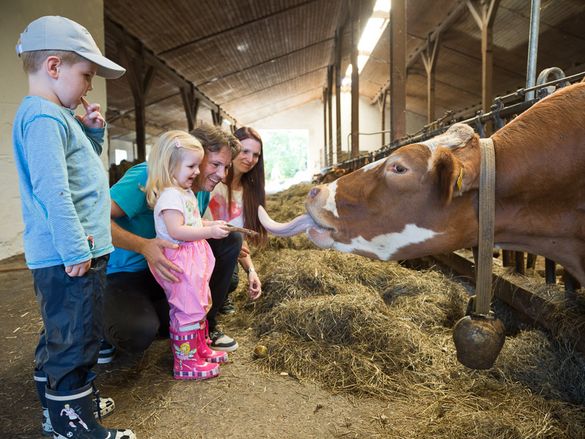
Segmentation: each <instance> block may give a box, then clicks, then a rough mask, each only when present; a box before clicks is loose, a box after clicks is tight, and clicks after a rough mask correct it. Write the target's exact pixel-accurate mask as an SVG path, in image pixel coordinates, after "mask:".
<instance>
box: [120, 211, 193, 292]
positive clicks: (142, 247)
mask: <svg viewBox="0 0 585 439" xmlns="http://www.w3.org/2000/svg"><path fill="white" fill-rule="evenodd" d="M124 216H126V213H125V212H124V211H123V210H122V209H121V208H120V206H118V204H117V203H116V202H115V201H114V200H112V209H111V214H110V217H111V223H112V242H113V243H114V246H116V247H119V248H123V249H125V250H130V251H133V252H136V253H140V254H141V255H142V256H144V258H145V259H146V261H147V262H148V264H149V266H150V267H151V268H153V269H154V270H156V271H157V273H158V274H159V275H160V276H161V277H163V278H165V279H167V280H169V281H171V282H177V281H178V280H179V279H178V278H177V277H176V276H175V275H174V274H173V271H174V272H176V273H182V272H183V270H181V268H180V267H178V266H177V265H175V264H173V263H172V262H171V261H169V260H168V259H167V258H166V256H165V255H164V253H163V248H177V247H178V246H177V244H175V243H172V242H169V241H165V240H164V239H159V238H153V239H147V238H143V237H142V236H138V235H135V234H134V233H132V232H129V231H128V230H126V229H123V228H122V227H120V226H119V225H118V223H116V221H114V219H116V218H122V217H124Z"/></svg>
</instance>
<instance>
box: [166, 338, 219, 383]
mask: <svg viewBox="0 0 585 439" xmlns="http://www.w3.org/2000/svg"><path fill="white" fill-rule="evenodd" d="M198 331H199V329H194V330H190V331H186V332H182V331H181V332H175V331H174V330H172V329H171V331H170V332H171V342H172V346H173V356H174V357H175V364H174V367H173V376H174V377H175V379H176V380H206V379H209V378H214V377H216V376H218V375H219V366H218V365H217V364H212V363H208V362H207V361H205V359H203V357H201V356H200V355H199V353H198V352H197V349H198V338H197V334H198Z"/></svg>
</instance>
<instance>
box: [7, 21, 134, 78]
mask: <svg viewBox="0 0 585 439" xmlns="http://www.w3.org/2000/svg"><path fill="white" fill-rule="evenodd" d="M35 50H66V51H69V52H75V53H77V54H78V55H80V56H82V57H84V58H86V59H87V60H89V61H91V62H93V63H94V64H96V65H97V75H98V76H103V77H104V78H107V79H115V78H119V77H120V76H122V75H123V74H124V73H125V72H126V69H125V68H124V67H122V66H120V65H118V64H116V63H115V62H113V61H110V60H109V59H108V58H106V57H105V56H103V55H102V52H101V51H100V49H99V48H98V46H97V44H96V43H95V41H94V40H93V38H92V36H91V34H90V33H89V32H88V31H87V29H86V28H84V27H83V26H82V25H80V24H79V23H76V22H75V21H73V20H69V19H68V18H65V17H59V16H56V15H47V16H45V17H41V18H37V19H36V20H35V21H33V22H31V23H30V24H29V25H28V26H27V27H26V29H25V30H24V32H23V33H21V34H20V40H19V41H18V44H17V46H16V53H17V54H18V55H19V56H20V54H21V53H23V52H33V51H35Z"/></svg>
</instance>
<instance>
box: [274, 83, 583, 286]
mask: <svg viewBox="0 0 585 439" xmlns="http://www.w3.org/2000/svg"><path fill="white" fill-rule="evenodd" d="M492 139H493V142H494V145H495V151H496V211H495V243H496V245H497V246H499V247H501V248H503V249H509V250H523V251H528V252H531V253H534V254H540V255H544V256H546V257H548V258H551V259H553V260H555V261H557V262H558V263H560V264H562V265H563V266H565V267H566V268H567V269H568V270H569V271H570V272H571V273H572V274H573V275H574V276H575V277H577V279H578V280H579V281H580V282H581V283H582V284H585V84H583V83H579V84H576V85H572V86H569V87H566V88H563V89H561V90H559V91H558V92H556V93H554V94H553V95H551V96H549V97H547V98H545V99H543V100H542V101H541V102H539V103H538V104H536V105H534V106H533V107H532V108H531V109H529V110H528V111H526V112H525V113H523V114H522V115H520V116H519V117H517V118H516V119H514V120H513V121H512V122H511V123H509V124H508V125H506V126H505V127H504V128H502V129H501V130H499V131H498V132H497V133H496V134H494V135H493V136H492ZM479 162H480V151H479V139H478V137H477V136H476V135H474V134H473V132H472V130H471V128H469V127H467V126H466V125H455V126H454V127H452V128H451V129H450V130H449V131H448V132H447V133H445V134H443V135H441V136H437V137H435V138H434V139H431V140H429V141H427V142H423V143H420V144H411V145H407V146H404V147H402V148H399V149H398V150H396V151H395V152H393V153H392V154H391V155H390V156H389V157H387V158H386V159H383V160H381V161H378V162H376V163H372V164H370V165H367V166H365V167H364V168H362V169H361V170H358V171H355V172H353V173H352V174H350V175H347V176H344V177H342V178H340V179H339V180H337V181H336V182H334V183H331V184H329V185H321V186H316V187H314V188H313V189H312V190H311V191H310V193H309V196H308V198H307V202H306V209H307V212H308V214H309V215H310V216H311V219H312V220H313V222H314V223H315V224H312V225H310V226H309V227H308V235H309V237H310V239H311V240H312V241H313V242H314V243H315V244H317V245H318V246H320V247H325V248H334V249H337V250H340V251H344V252H351V253H357V254H362V255H365V256H368V257H372V258H377V259H383V260H389V259H393V260H395V259H409V258H415V257H421V256H425V255H430V254H437V253H445V252H449V251H453V250H456V249H459V248H465V247H472V246H476V245H477V239H478V238H477V235H478V233H477V231H478V220H477V208H478V201H477V197H478V184H479ZM269 230H270V228H269Z"/></svg>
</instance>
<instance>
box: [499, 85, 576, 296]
mask: <svg viewBox="0 0 585 439" xmlns="http://www.w3.org/2000/svg"><path fill="white" fill-rule="evenodd" d="M583 101H584V102H582V103H581V105H585V95H584V96H583ZM551 104H552V102H551ZM582 108H583V107H582V106H581V107H579V106H577V107H575V111H579V112H581V111H582ZM536 115H537V116H538V115H540V113H538V114H536ZM527 116H530V115H527ZM532 116H534V113H533V114H532ZM521 117H522V116H520V117H519V118H518V120H517V121H516V122H517V123H514V124H513V125H512V126H509V127H505V128H504V129H502V130H501V132H498V133H496V134H495V135H494V136H493V139H494V143H495V145H496V168H497V184H496V241H495V242H496V244H499V245H500V246H501V247H502V248H507V249H513V250H524V251H529V252H532V253H535V254H540V255H543V256H546V257H548V258H551V259H553V260H555V261H556V262H558V263H560V264H562V265H564V266H565V267H566V268H567V269H569V271H571V273H572V274H573V275H574V276H575V277H577V278H578V279H579V281H580V282H581V283H582V284H585V267H584V265H585V227H584V226H583V225H584V224H585V172H583V169H585V124H584V123H583V120H577V121H576V120H575V116H574V115H573V114H566V115H565V116H564V117H563V115H559V114H557V115H556V118H555V119H553V120H554V122H553V121H551V120H549V122H548V124H547V123H544V121H543V120H541V119H540V118H538V117H532V118H530V117H526V118H524V120H522V119H521ZM580 117H581V119H582V116H580ZM553 123H554V126H551V125H552V124H553Z"/></svg>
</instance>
